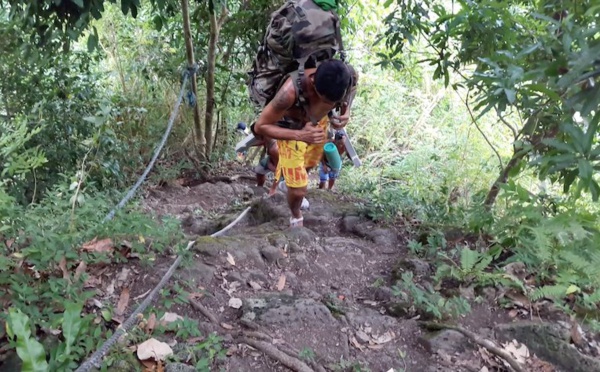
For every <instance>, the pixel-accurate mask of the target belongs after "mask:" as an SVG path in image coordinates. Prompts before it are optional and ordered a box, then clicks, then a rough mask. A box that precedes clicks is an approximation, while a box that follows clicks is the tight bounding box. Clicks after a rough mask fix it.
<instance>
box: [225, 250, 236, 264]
mask: <svg viewBox="0 0 600 372" xmlns="http://www.w3.org/2000/svg"><path fill="white" fill-rule="evenodd" d="M227 262H229V263H230V264H231V266H235V260H234V259H233V256H232V255H231V253H229V252H227Z"/></svg>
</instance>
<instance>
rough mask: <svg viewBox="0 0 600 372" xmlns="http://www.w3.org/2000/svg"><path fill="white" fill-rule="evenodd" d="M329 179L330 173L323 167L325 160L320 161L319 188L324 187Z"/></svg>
mask: <svg viewBox="0 0 600 372" xmlns="http://www.w3.org/2000/svg"><path fill="white" fill-rule="evenodd" d="M328 180H329V175H328V174H327V173H326V172H325V170H324V169H323V162H321V163H319V189H324V188H325V184H326V183H327V181H328ZM330 182H331V181H330Z"/></svg>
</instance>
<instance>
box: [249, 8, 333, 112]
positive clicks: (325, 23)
mask: <svg viewBox="0 0 600 372" xmlns="http://www.w3.org/2000/svg"><path fill="white" fill-rule="evenodd" d="M338 52H339V53H340V55H341V59H342V60H345V56H344V46H343V43H342V37H341V33H340V22H339V18H338V15H337V14H336V12H335V11H334V10H324V9H323V8H321V7H320V6H319V5H317V4H316V3H315V2H314V1H313V0H287V1H286V2H285V4H283V5H282V6H281V7H280V8H279V9H277V10H276V11H275V12H273V13H272V14H271V21H270V23H269V26H268V27H267V32H266V34H265V37H264V40H263V42H262V43H261V45H260V46H259V48H258V53H257V55H256V58H255V60H254V63H253V65H252V70H251V71H249V72H248V75H249V80H248V90H249V94H250V99H251V101H252V102H253V103H254V104H255V105H256V108H257V111H261V110H262V109H263V108H264V107H265V106H266V105H267V104H268V103H269V102H270V101H271V100H272V99H273V97H275V94H276V93H277V91H278V90H279V88H280V87H281V85H282V84H283V83H284V82H285V80H286V78H287V77H288V76H290V74H291V76H292V77H293V79H294V84H295V87H296V90H297V92H298V100H299V104H300V105H302V106H304V105H305V104H306V101H305V99H304V96H303V94H302V85H301V81H302V79H303V77H304V69H305V68H311V67H317V66H318V65H319V63H320V62H321V61H324V60H326V59H330V58H332V57H333V56H334V55H335V54H336V53H338Z"/></svg>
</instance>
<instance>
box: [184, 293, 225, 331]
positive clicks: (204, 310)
mask: <svg viewBox="0 0 600 372" xmlns="http://www.w3.org/2000/svg"><path fill="white" fill-rule="evenodd" d="M188 301H189V302H190V305H192V307H193V308H194V309H196V310H197V311H199V312H200V313H201V314H202V315H204V316H205V317H206V318H207V319H208V320H210V322H211V323H213V324H216V325H218V326H221V323H219V320H218V319H217V317H216V316H214V315H213V313H211V312H210V311H209V310H208V309H207V308H205V307H204V306H203V305H202V304H201V303H199V302H198V301H195V300H193V299H191V298H188Z"/></svg>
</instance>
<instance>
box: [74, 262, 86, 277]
mask: <svg viewBox="0 0 600 372" xmlns="http://www.w3.org/2000/svg"><path fill="white" fill-rule="evenodd" d="M86 269H87V265H86V263H85V262H83V261H81V262H80V263H79V265H77V268H76V269H75V280H79V278H80V277H81V275H82V274H83V273H85V270H86Z"/></svg>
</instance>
